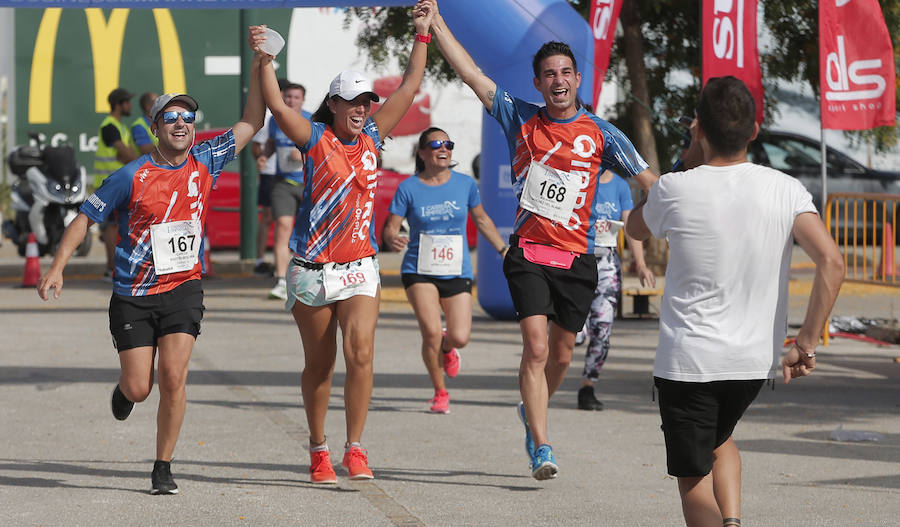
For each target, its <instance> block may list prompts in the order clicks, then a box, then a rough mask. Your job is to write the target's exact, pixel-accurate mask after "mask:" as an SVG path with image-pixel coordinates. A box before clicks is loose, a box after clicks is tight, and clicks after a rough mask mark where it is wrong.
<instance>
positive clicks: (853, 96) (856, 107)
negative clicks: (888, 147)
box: [819, 0, 897, 130]
mask: <svg viewBox="0 0 900 527" xmlns="http://www.w3.org/2000/svg"><path fill="white" fill-rule="evenodd" d="M819 88H820V97H819V101H820V105H821V110H822V127H823V128H828V129H831V130H866V129H869V128H875V127H876V126H892V125H893V124H894V122H895V120H896V114H897V102H896V99H895V91H896V74H895V72H894V50H893V46H892V45H891V37H890V35H889V34H888V30H887V26H886V25H885V23H884V16H883V15H882V14H881V7H880V6H879V5H878V0H819Z"/></svg>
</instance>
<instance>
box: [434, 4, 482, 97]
mask: <svg viewBox="0 0 900 527" xmlns="http://www.w3.org/2000/svg"><path fill="white" fill-rule="evenodd" d="M433 3H434V8H435V12H434V20H433V21H432V22H431V30H432V31H433V32H434V39H435V41H436V42H437V45H438V49H440V50H441V55H443V56H444V58H445V59H446V60H447V62H448V63H449V64H450V67H451V68H453V71H455V72H456V74H457V75H459V78H461V79H462V81H463V82H464V83H466V84H467V85H468V86H469V87H470V88H472V91H474V92H475V95H477V96H478V99H479V100H480V101H481V103H482V104H484V107H485V108H487V111H489V112H490V111H491V108H493V107H494V94H495V93H497V84H496V83H495V82H494V81H492V80H491V78H490V77H488V76H487V75H485V74H484V73H482V72H481V69H479V68H478V66H477V65H476V64H475V61H474V60H472V56H471V55H469V53H468V52H467V51H466V48H464V47H463V46H462V44H460V43H459V41H458V40H456V37H454V36H453V33H451V32H450V28H449V27H447V23H446V22H444V18H443V17H442V16H441V14H440V13H439V12H438V10H437V1H434V2H433Z"/></svg>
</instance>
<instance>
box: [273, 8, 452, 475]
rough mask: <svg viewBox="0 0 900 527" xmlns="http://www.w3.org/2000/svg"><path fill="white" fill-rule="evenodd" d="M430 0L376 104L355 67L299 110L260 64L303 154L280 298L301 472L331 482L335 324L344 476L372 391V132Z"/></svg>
mask: <svg viewBox="0 0 900 527" xmlns="http://www.w3.org/2000/svg"><path fill="white" fill-rule="evenodd" d="M433 11H434V8H433V1H432V0H419V2H418V3H417V4H416V5H415V7H413V10H412V15H413V24H414V26H415V28H416V33H417V35H416V38H415V41H414V42H413V46H412V52H411V53H410V57H409V63H408V65H407V67H406V71H405V72H404V74H403V80H402V82H401V84H400V86H399V87H398V88H397V90H396V91H395V92H394V93H393V94H391V96H390V97H388V98H387V99H386V100H385V101H384V104H383V105H382V106H381V108H379V109H378V111H376V112H374V113H372V112H371V103H372V102H373V101H375V102H378V101H379V97H378V95H376V94H375V92H374V91H373V89H372V83H371V81H370V80H369V79H367V78H365V77H364V76H363V75H362V74H360V73H358V72H354V71H343V72H341V73H340V74H339V75H338V76H337V77H335V78H334V80H333V81H332V82H331V86H330V89H329V91H328V97H327V98H326V99H325V101H324V102H323V103H322V105H321V106H320V107H319V109H318V110H317V111H316V113H315V114H314V115H313V122H310V121H307V120H306V119H303V118H302V117H300V114H298V113H297V112H296V111H294V110H292V109H291V108H289V107H288V106H287V105H286V104H284V102H283V101H282V98H281V94H280V92H279V91H278V81H277V79H276V76H275V69H274V68H273V66H272V64H271V62H269V63H268V64H265V65H264V66H263V68H262V69H261V72H260V74H261V76H262V77H261V84H262V87H263V95H264V97H265V101H266V104H267V105H268V107H269V108H270V109H271V110H272V115H273V116H274V117H275V121H276V122H277V123H278V126H279V127H280V128H281V130H282V131H283V132H284V133H285V134H286V135H287V136H288V137H289V138H290V139H291V140H292V141H294V143H295V144H296V145H297V148H299V149H300V150H301V151H302V152H303V153H304V154H306V166H305V167H304V191H303V200H302V201H301V204H300V208H299V209H298V211H297V219H296V224H295V227H294V232H293V234H292V235H291V239H290V248H291V251H292V252H293V254H294V257H293V259H292V260H291V264H290V265H289V267H288V271H287V289H288V291H287V293H288V299H287V302H286V306H285V307H286V308H287V309H289V310H290V311H291V313H292V314H293V316H294V320H295V321H296V323H297V327H298V328H299V330H300V339H301V341H302V343H303V350H304V356H305V357H304V361H305V364H304V368H303V374H302V377H301V387H302V394H303V405H304V408H305V410H306V419H307V424H308V426H309V434H310V436H309V448H310V458H311V461H310V469H309V470H310V480H311V481H312V482H313V483H324V484H334V483H337V477H336V475H335V472H334V469H333V468H332V464H331V458H330V454H329V451H328V446H327V445H326V442H325V414H326V412H327V410H328V401H329V397H330V394H331V378H332V375H333V372H334V364H335V358H336V355H337V341H336V339H337V328H338V326H340V328H341V335H342V348H343V353H344V359H345V363H346V367H347V376H346V381H345V384H344V408H345V411H346V431H347V442H346V443H345V445H344V457H343V461H342V465H343V466H344V467H345V468H346V469H347V472H348V473H349V476H350V479H371V478H372V477H373V475H372V471H371V470H369V467H368V457H367V451H366V450H364V449H363V448H362V447H361V446H360V440H361V437H362V432H363V427H364V426H365V422H366V416H367V415H368V409H369V399H370V398H371V395H372V378H373V374H372V359H373V357H374V346H375V324H376V321H377V319H378V304H379V300H380V295H381V287H380V279H379V274H378V262H377V261H376V259H375V253H376V246H375V233H374V227H373V224H372V209H373V205H374V199H375V186H376V179H377V177H378V176H377V171H378V162H377V161H378V150H379V149H380V148H381V144H382V143H381V138H382V137H385V136H387V135H388V134H390V132H391V130H393V129H394V127H395V126H396V125H397V123H399V122H400V119H401V118H402V117H403V115H404V114H405V113H406V111H407V110H408V109H409V107H410V106H411V105H412V102H413V97H414V96H415V94H416V92H417V91H418V89H419V85H420V84H421V82H422V77H423V75H424V73H425V62H426V52H427V44H428V42H429V41H430V40H431V37H430V35H429V34H428V28H429V26H430V25H431V19H432V13H433Z"/></svg>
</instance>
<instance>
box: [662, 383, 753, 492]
mask: <svg viewBox="0 0 900 527" xmlns="http://www.w3.org/2000/svg"><path fill="white" fill-rule="evenodd" d="M653 380H654V383H655V384H656V388H657V390H659V415H660V417H662V431H663V435H664V436H665V439H666V462H667V465H668V470H669V474H670V475H672V476H675V477H678V478H698V477H703V476H705V475H707V474H709V472H710V471H711V470H712V466H713V450H715V449H716V448H718V447H719V446H721V445H722V443H724V442H725V441H727V440H728V438H729V437H731V434H732V432H734V427H735V425H737V422H738V420H740V418H741V416H742V415H744V412H745V411H746V410H747V408H748V407H749V406H750V403H752V402H753V400H754V399H756V396H757V394H759V390H760V388H762V385H763V384H764V383H765V380H736V381H713V382H681V381H672V380H668V379H662V378H660V377H654V378H653Z"/></svg>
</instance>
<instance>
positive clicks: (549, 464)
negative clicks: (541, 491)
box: [531, 445, 559, 480]
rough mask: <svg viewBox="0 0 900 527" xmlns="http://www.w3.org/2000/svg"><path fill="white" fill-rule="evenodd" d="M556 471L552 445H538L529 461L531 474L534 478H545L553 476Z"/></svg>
mask: <svg viewBox="0 0 900 527" xmlns="http://www.w3.org/2000/svg"><path fill="white" fill-rule="evenodd" d="M558 473H559V467H558V466H557V465H556V458H554V457H553V447H551V446H550V445H541V446H539V447H538V448H537V450H535V451H534V458H533V459H532V461H531V475H532V476H534V479H537V480H545V479H553V478H555V477H556V475H557V474H558Z"/></svg>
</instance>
